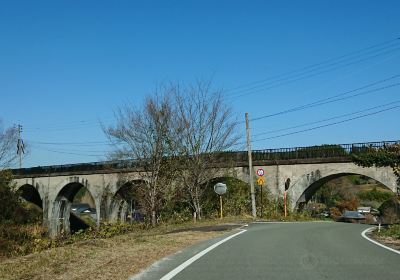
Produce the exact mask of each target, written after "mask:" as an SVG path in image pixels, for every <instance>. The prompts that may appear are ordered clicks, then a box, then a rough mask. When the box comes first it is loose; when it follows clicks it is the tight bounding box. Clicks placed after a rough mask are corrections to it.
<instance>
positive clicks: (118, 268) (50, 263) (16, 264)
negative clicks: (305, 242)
mask: <svg viewBox="0 0 400 280" xmlns="http://www.w3.org/2000/svg"><path fill="white" fill-rule="evenodd" d="M235 221H237V219H229V218H228V219H224V220H222V221H221V220H214V221H204V222H198V223H196V224H194V223H185V224H181V225H178V226H176V225H175V226H174V225H162V226H159V227H157V228H151V229H143V228H137V229H136V230H135V231H134V232H131V233H127V234H123V235H118V236H113V237H110V238H93V236H92V237H89V236H90V234H87V233H85V234H81V236H80V237H78V236H75V237H71V238H75V242H74V243H72V244H68V245H65V246H61V247H56V248H50V249H48V250H45V251H41V252H38V253H33V254H30V255H26V256H22V257H14V258H9V259H5V260H3V261H1V262H0V279H10V280H11V279H60V280H61V279H69V280H70V279H85V280H86V279H100V280H102V279H127V278H128V276H130V275H133V274H136V273H138V272H139V271H140V270H142V269H144V268H146V267H147V266H149V265H150V264H152V263H153V262H154V261H156V260H158V259H160V258H162V257H164V256H167V255H169V254H172V253H174V252H176V251H179V250H181V249H183V248H185V247H188V246H190V245H193V244H195V243H198V242H200V241H203V240H206V239H210V238H213V237H216V236H218V235H221V234H223V233H225V232H226V231H214V230H212V227H210V231H192V230H188V231H185V230H183V229H185V228H192V227H204V226H210V225H215V224H218V223H221V222H223V223H228V222H235ZM179 230H181V231H179ZM171 231H175V232H174V233H170V232H171ZM78 238H79V239H80V240H78Z"/></svg>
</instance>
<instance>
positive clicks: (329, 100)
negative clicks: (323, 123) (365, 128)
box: [250, 75, 400, 121]
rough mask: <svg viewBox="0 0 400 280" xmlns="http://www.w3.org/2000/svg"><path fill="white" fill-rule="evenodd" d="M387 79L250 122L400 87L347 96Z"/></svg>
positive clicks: (388, 86)
mask: <svg viewBox="0 0 400 280" xmlns="http://www.w3.org/2000/svg"><path fill="white" fill-rule="evenodd" d="M395 77H396V78H397V77H400V75H396V76H393V77H391V78H389V79H393V78H395ZM389 79H385V80H382V81H379V82H375V83H372V84H369V85H366V86H362V87H359V88H356V89H353V90H350V91H346V92H343V93H340V94H337V95H333V96H331V97H328V98H323V99H320V100H318V101H314V102H311V103H307V104H304V105H301V106H295V107H292V108H290V109H286V110H283V111H279V112H276V113H272V114H268V115H263V116H260V117H255V118H252V119H250V121H259V120H262V119H266V118H271V117H274V116H278V115H283V114H288V113H292V112H297V111H301V110H305V109H309V108H313V107H317V106H321V105H325V104H329V103H334V102H338V101H342V100H347V99H350V98H354V97H358V96H362V95H366V94H370V93H374V92H379V91H382V90H385V89H389V88H393V87H397V86H399V85H400V82H398V83H393V84H389V85H386V86H382V87H379V88H374V89H371V90H367V91H363V92H360V93H356V94H352V95H348V94H349V93H352V92H356V91H359V90H362V89H366V88H368V87H371V86H374V85H377V84H378V83H382V82H383V81H387V80H389ZM345 95H348V96H345ZM340 96H344V97H340Z"/></svg>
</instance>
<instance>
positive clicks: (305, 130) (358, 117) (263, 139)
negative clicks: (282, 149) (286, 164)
mask: <svg viewBox="0 0 400 280" xmlns="http://www.w3.org/2000/svg"><path fill="white" fill-rule="evenodd" d="M397 108H400V105H399V106H393V107H390V108H386V109H382V110H379V111H376V112H372V113H368V114H364V115H361V116H357V117H353V118H349V119H345V120H342V121H338V122H333V123H329V124H325V125H320V126H315V127H311V128H307V129H303V130H298V131H294V132H290V133H285V134H280V135H275V136H271V137H267V138H262V139H256V140H252V141H251V142H252V143H253V142H260V141H265V140H270V139H275V138H281V137H285V136H289V135H294V134H299V133H303V132H308V131H312V130H317V129H321V128H325V127H329V126H333V125H338V124H342V123H346V122H350V121H353V120H357V119H361V118H365V117H368V116H372V115H377V114H380V113H383V112H386V111H390V110H394V109H397Z"/></svg>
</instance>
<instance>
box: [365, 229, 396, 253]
mask: <svg viewBox="0 0 400 280" xmlns="http://www.w3.org/2000/svg"><path fill="white" fill-rule="evenodd" d="M371 237H372V238H373V239H375V240H376V241H378V242H380V243H382V244H384V245H386V246H388V247H391V248H393V249H395V250H400V225H389V226H387V227H382V228H381V230H380V232H378V229H375V230H374V231H373V232H372V234H371Z"/></svg>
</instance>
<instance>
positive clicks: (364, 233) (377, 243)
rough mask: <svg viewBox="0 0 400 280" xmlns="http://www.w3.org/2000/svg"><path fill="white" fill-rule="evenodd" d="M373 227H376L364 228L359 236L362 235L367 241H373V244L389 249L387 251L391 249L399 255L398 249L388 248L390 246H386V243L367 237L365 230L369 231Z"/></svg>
mask: <svg viewBox="0 0 400 280" xmlns="http://www.w3.org/2000/svg"><path fill="white" fill-rule="evenodd" d="M374 228H376V227H370V228H367V229H366V230H364V231H363V232H362V233H361V236H362V237H364V238H365V239H367V240H368V241H370V242H372V243H374V244H375V245H378V246H380V247H382V248H385V249H387V250H389V251H392V252H393V253H396V254H399V255H400V251H398V250H396V249H393V248H390V247H388V246H386V245H383V244H382V243H379V242H378V241H375V240H373V239H372V238H369V237H368V236H367V235H366V233H367V232H370V231H371V230H373V229H374Z"/></svg>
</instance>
